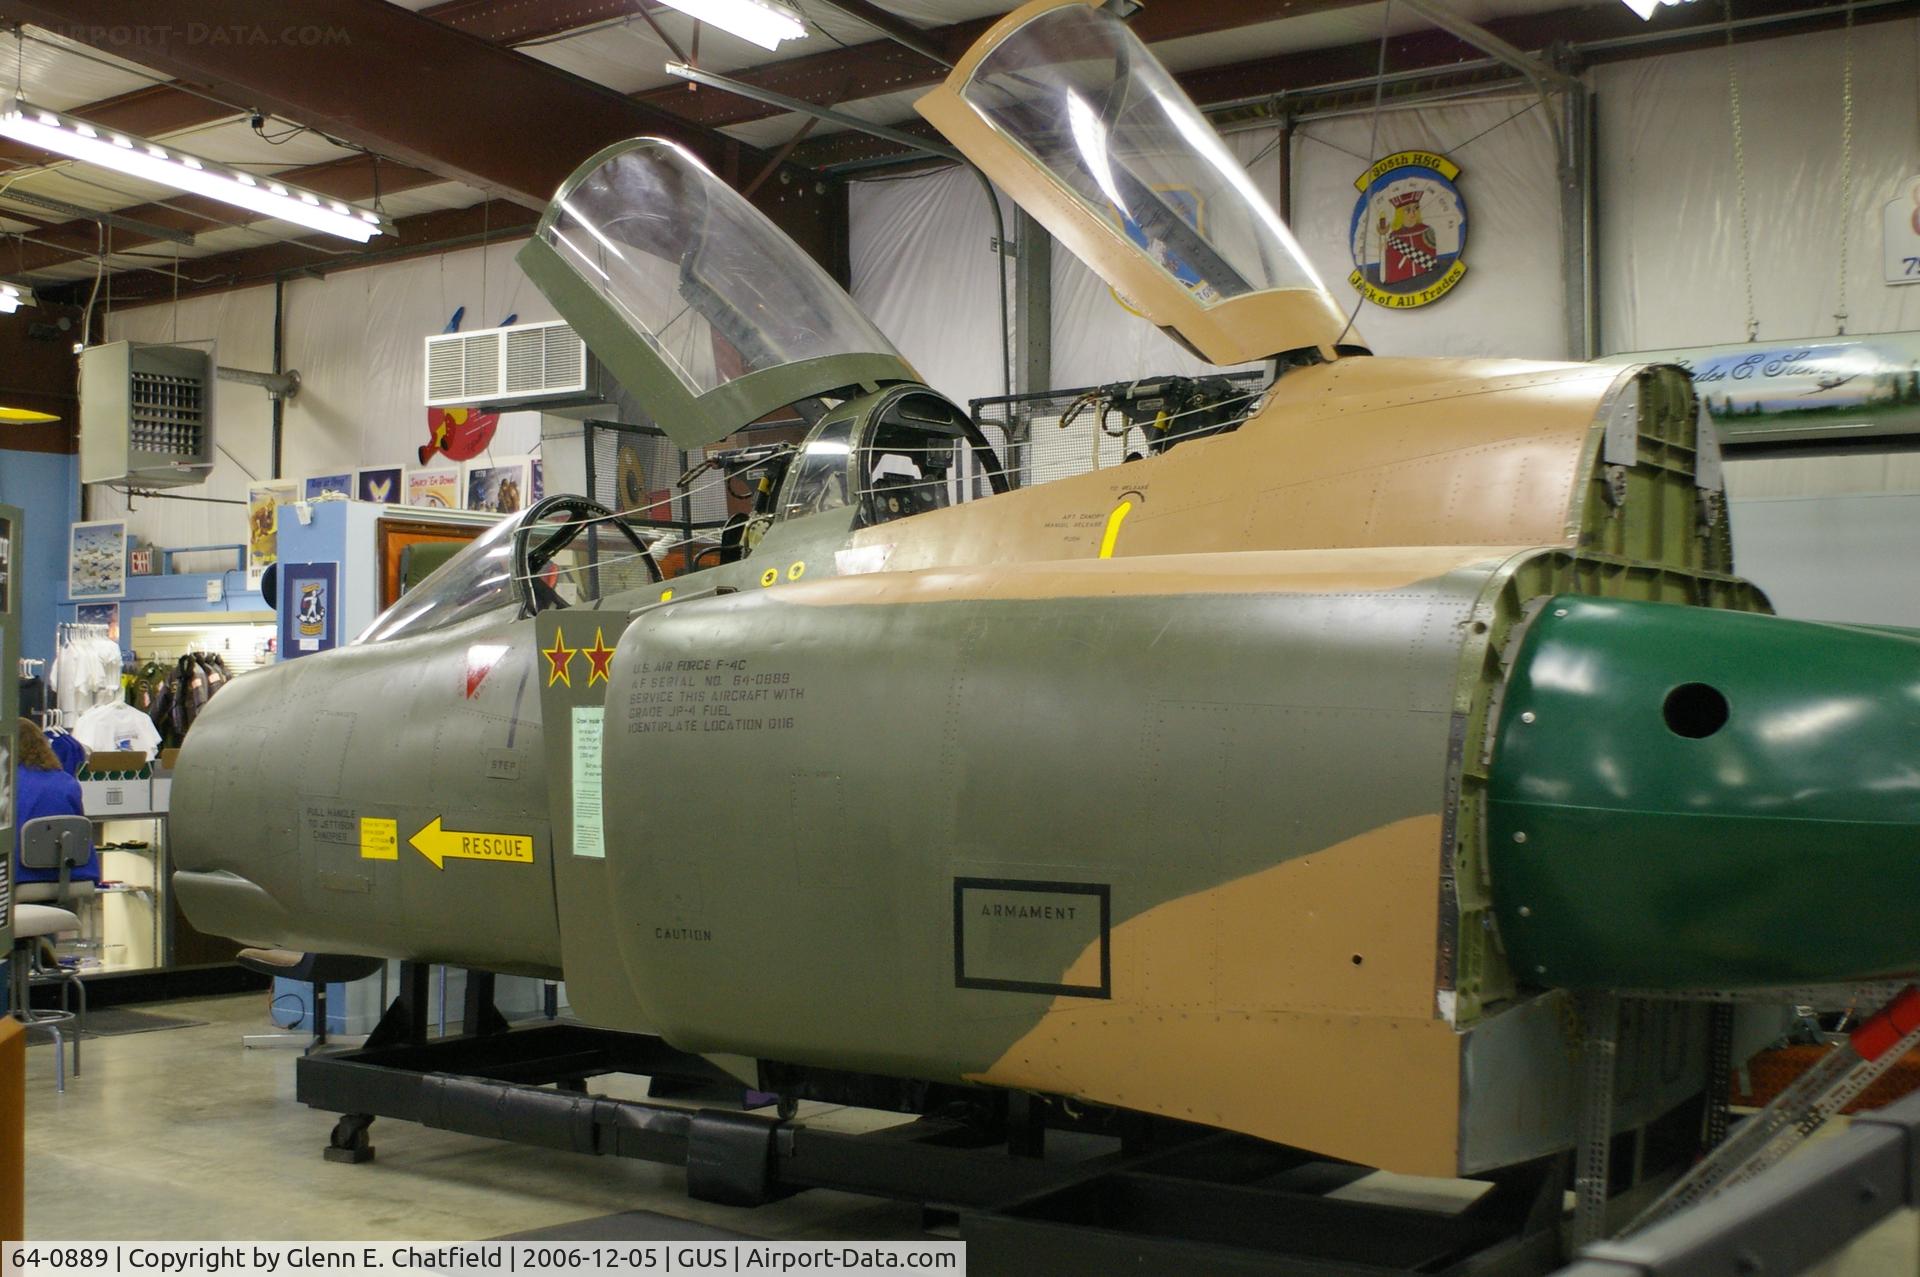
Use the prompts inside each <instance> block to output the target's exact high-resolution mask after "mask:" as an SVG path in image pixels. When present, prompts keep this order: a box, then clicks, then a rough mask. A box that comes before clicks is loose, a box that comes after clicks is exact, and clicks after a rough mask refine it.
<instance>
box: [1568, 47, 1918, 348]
mask: <svg viewBox="0 0 1920 1277" xmlns="http://www.w3.org/2000/svg"><path fill="white" fill-rule="evenodd" d="M1853 39H1854V70H1853V78H1854V101H1855V105H1854V113H1853V129H1854V137H1853V190H1852V198H1851V200H1850V201H1849V204H1848V208H1847V209H1846V211H1845V218H1846V226H1847V228H1848V237H1849V239H1850V246H1849V250H1848V258H1849V263H1848V271H1847V289H1846V305H1847V310H1848V311H1849V313H1850V322H1849V324H1848V331H1849V332H1851V333H1871V332H1892V331H1899V330H1905V329H1912V328H1920V285H1907V286H1893V287H1889V286H1888V285H1886V284H1884V283H1882V282H1881V261H1880V249H1881V229H1880V217H1881V208H1882V206H1883V205H1884V204H1885V203H1886V202H1887V201H1888V200H1889V199H1891V198H1893V197H1894V196H1895V195H1896V194H1897V193H1898V192H1899V190H1900V189H1901V187H1902V186H1903V185H1904V182H1903V179H1905V178H1908V177H1911V176H1912V175H1913V174H1914V173H1916V172H1920V134H1917V133H1916V129H1915V127H1914V120H1915V116H1916V81H1917V80H1920V59H1916V55H1915V42H1916V40H1917V39H1920V22H1915V21H1913V20H1905V21H1895V22H1876V23H1873V24H1871V25H1864V26H1860V27H1858V28H1857V29H1856V30H1855V31H1854V36H1853ZM1844 48H1845V36H1844V33H1843V32H1840V31H1825V32H1820V33H1818V34H1814V35H1805V36H1796V37H1791V38H1787V39H1779V40H1760V41H1755V42H1752V43H1749V44H1742V45H1738V46H1736V47H1735V48H1734V51H1733V55H1732V56H1733V61H1734V66H1735V68H1736V71H1737V74H1738V77H1739V82H1740V87H1741V105H1742V111H1741V115H1742V129H1741V133H1742V137H1743V140H1744V150H1745V154H1746V191H1747V211H1748V224H1749V227H1750V231H1751V248H1752V258H1753V300H1754V308H1755V312H1756V315H1757V317H1758V319H1759V324H1760V338H1761V340H1763V341H1783V340H1792V339H1794V338H1799V337H1808V336H1824V335H1828V334H1831V333H1832V332H1833V331H1834V328H1835V324H1834V312H1835V311H1836V310H1838V309H1839V307H1838V305H1837V302H1838V300H1839V283H1838V281H1839V269H1840V227H1841V217H1842V210H1841V207H1840V197H1841V101H1842V99H1841V83H1842V72H1843V67H1844V56H1843V54H1844ZM1727 58H1728V54H1727V51H1726V50H1725V49H1724V48H1709V49H1701V50H1697V51H1694V52H1690V53H1676V54H1668V55H1665V56H1661V57H1656V58H1645V59H1638V60H1635V61H1629V62H1616V63H1609V64H1607V65H1603V66H1600V67H1596V68H1595V69H1594V71H1593V73H1592V83H1593V86H1594V91H1595V101H1596V106H1597V109H1598V119H1599V132H1600V145H1599V148H1598V153H1597V166H1596V167H1597V175H1596V190H1597V192H1598V199H1599V207H1600V218H1599V242H1600V301H1601V308H1602V313H1601V344H1602V348H1603V349H1604V350H1605V351H1606V352H1609V353H1611V352H1615V351H1626V350H1658V349H1662V348H1667V347H1673V346H1694V345H1707V344H1711V343H1716V342H1734V341H1744V340H1746V337H1747V329H1746V301H1745V292H1746V285H1745V279H1746V271H1745V269H1744V267H1743V265H1742V253H1741V237H1740V213H1739V188H1740V182H1739V176H1738V171H1737V170H1736V168H1735V165H1734V156H1733V125H1732V113H1731V109H1730V105H1731V102H1730V97H1729V93H1728V87H1729V86H1728V75H1727Z"/></svg>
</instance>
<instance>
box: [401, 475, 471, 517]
mask: <svg viewBox="0 0 1920 1277" xmlns="http://www.w3.org/2000/svg"><path fill="white" fill-rule="evenodd" d="M407 504H408V505H421V506H428V507H431V508H433V509H436V510H458V509H459V508H460V472H459V471H458V470H455V469H453V468H452V467H447V468H445V469H441V470H409V471H407Z"/></svg>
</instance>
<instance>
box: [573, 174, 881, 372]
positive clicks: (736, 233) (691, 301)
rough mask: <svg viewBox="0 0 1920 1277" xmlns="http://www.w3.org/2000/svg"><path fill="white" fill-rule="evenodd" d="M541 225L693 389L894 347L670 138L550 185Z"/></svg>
mask: <svg viewBox="0 0 1920 1277" xmlns="http://www.w3.org/2000/svg"><path fill="white" fill-rule="evenodd" d="M540 233H541V235H542V236H543V237H544V238H545V240H546V242H547V244H548V246H549V247H551V248H552V249H553V250H554V251H555V252H556V253H558V254H559V255H560V256H561V257H562V258H563V259H564V260H565V261H566V262H567V263H568V264H569V265H570V266H572V267H573V268H574V270H575V271H576V272H577V273H578V274H579V275H580V277H581V278H582V279H584V280H585V281H586V282H587V283H588V284H589V285H591V286H592V287H593V288H595V289H596V290H598V291H599V292H600V294H601V295H602V296H603V297H605V298H606V300H607V301H608V302H609V303H611V304H612V305H613V306H614V307H615V308H616V309H618V310H619V311H620V312H621V313H622V314H623V315H624V316H625V317H626V318H627V319H628V320H629V321H630V322H631V323H632V325H633V327H634V329H635V330H636V331H637V332H638V333H639V335H640V336H641V338H642V339H644V340H645V341H646V342H647V343H648V345H649V346H651V347H652V348H653V350H654V351H655V352H657V353H658V355H659V356H660V359H661V361H662V362H663V363H665V364H666V366H667V367H669V368H671V369H672V370H673V372H674V374H675V375H676V376H677V377H679V379H680V381H681V382H682V383H683V384H684V385H685V386H686V388H687V389H688V391H689V392H691V393H692V394H694V395H696V396H697V395H701V394H705V393H706V392H708V391H710V390H713V389H715V388H716V387H719V386H722V385H724V384H726V383H727V382H730V381H733V380H735V379H737V378H740V377H744V376H746V375H747V374H748V373H753V372H759V371H761V370H762V369H766V368H775V367H778V366H780V365H782V364H790V363H797V362H799V361H801V360H806V359H815V358H820V357H823V356H827V355H845V354H884V355H892V356H894V357H895V358H898V357H899V354H898V352H897V351H895V350H894V348H893V344H892V343H891V342H889V341H888V340H887V339H886V337H885V336H884V335H883V334H882V333H881V332H880V330H879V329H878V328H875V327H874V326H873V323H872V321H870V320H869V319H868V318H867V317H866V316H865V315H863V314H861V313H860V311H859V309H858V308H857V307H856V306H855V305H854V304H853V300H852V299H851V298H850V297H848V296H847V294H846V292H845V291H844V290H842V289H841V288H840V286H839V285H838V284H836V283H834V282H833V279H832V278H831V277H830V276H829V275H828V274H827V273H826V271H824V270H822V269H821V268H820V266H819V264H818V263H816V262H815V261H814V260H813V259H812V258H811V257H809V256H807V254H806V253H805V252H804V251H802V250H801V249H800V248H799V246H797V245H796V244H794V242H793V241H792V240H790V239H788V238H787V237H786V236H785V235H783V234H781V233H780V231H779V230H778V229H777V228H776V227H774V225H773V224H772V223H771V222H769V221H767V219H766V218H765V217H763V216H762V215H761V214H760V213H759V212H758V211H757V210H756V209H754V207H753V206H752V205H751V204H749V203H747V201H746V200H745V199H743V198H742V197H741V196H740V194H739V193H738V192H737V191H735V190H733V189H732V188H731V187H729V186H728V185H727V184H726V183H724V182H722V181H721V180H720V179H719V178H717V177H715V176H714V175H713V174H712V173H711V172H709V171H708V170H707V168H706V166H705V165H703V164H701V163H700V161H699V160H697V159H695V158H694V157H693V156H692V155H690V154H688V153H687V152H686V151H684V150H682V149H681V148H680V147H678V146H676V145H674V144H673V143H671V142H667V141H664V140H662V139H659V138H646V139H643V140H642V141H640V142H638V143H636V144H634V145H633V146H631V147H630V148H629V149H625V150H622V151H619V152H618V153H617V154H615V155H613V156H612V157H611V158H610V159H608V160H607V162H606V163H604V164H602V165H601V166H600V167H599V168H597V169H595V170H594V171H593V172H592V173H590V174H589V175H588V176H587V177H585V178H584V179H583V180H581V181H580V182H578V183H577V184H575V185H573V186H572V187H571V188H570V189H567V190H563V191H562V192H561V194H560V196H559V199H558V201H557V207H556V208H555V209H554V210H553V214H552V216H551V218H550V219H549V221H548V222H547V224H546V225H545V226H544V227H543V229H542V230H541V232H540Z"/></svg>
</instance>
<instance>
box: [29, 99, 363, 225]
mask: <svg viewBox="0 0 1920 1277" xmlns="http://www.w3.org/2000/svg"><path fill="white" fill-rule="evenodd" d="M0 137H10V138H12V139H13V140H14V141H16V142H24V143H26V144H27V145H28V146H37V147H39V148H40V149H41V150H43V151H52V152H54V153H55V154H56V155H66V156H70V157H72V158H73V159H76V160H83V161H85V162H86V163H88V164H98V165H99V166H100V167H102V168H109V169H113V170H115V171H116V172H120V173H125V174H127V175H128V176H130V177H137V178H140V179H141V180H142V181H147V182H157V183H158V184H160V185H161V186H172V187H176V188H178V189H179V190H183V191H191V192H193V193H194V194H195V195H205V196H207V197H208V198H209V199H216V200H223V201H225V202H226V203H228V204H237V205H239V206H240V207H241V208H246V209H251V210H253V211H254V212H256V213H261V214H264V215H265V216H267V217H274V218H279V219H280V220H281V221H286V222H293V223H296V224H298V225H300V226H307V227H311V228H312V229H314V230H316V231H325V232H327V233H328V234H330V235H339V236H342V237H344V238H346V239H352V240H358V241H359V242H360V243H362V244H364V243H366V242H367V241H368V240H370V239H372V238H373V237H374V236H375V235H379V234H382V233H383V232H386V231H389V230H391V229H392V228H391V227H390V226H389V225H388V224H387V222H386V221H385V220H384V219H382V218H381V217H380V216H379V215H378V214H375V213H369V212H367V211H366V210H365V209H358V208H355V207H353V206H352V205H351V204H347V203H344V202H343V201H341V200H337V199H334V198H333V197H332V196H330V195H319V194H316V193H315V192H313V191H305V190H302V189H300V188H299V187H297V186H288V185H287V184H286V183H284V182H281V181H279V180H278V179H276V178H273V177H256V176H254V175H253V174H252V173H247V172H243V171H241V170H240V169H236V168H232V167H229V166H228V165H225V164H216V163H215V162H214V161H212V160H203V159H201V158H199V157H198V156H194V155H188V154H186V153H185V152H184V151H177V150H174V149H173V148H172V147H168V146H162V145H160V144H159V143H157V142H149V141H147V140H146V139H145V138H140V137H133V136H131V135H129V134H126V133H120V132H116V131H115V130H113V129H110V128H105V127H100V126H96V125H92V124H89V123H87V122H86V121H85V120H81V119H76V118H74V117H73V116H70V115H62V114H61V113H60V112H58V111H49V110H46V109H44V108H42V107H37V106H34V105H32V104H31V103H29V102H26V101H24V100H22V99H20V98H14V99H12V100H11V101H9V102H8V103H7V104H6V109H5V111H3V112H0Z"/></svg>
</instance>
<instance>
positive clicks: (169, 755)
mask: <svg viewBox="0 0 1920 1277" xmlns="http://www.w3.org/2000/svg"><path fill="white" fill-rule="evenodd" d="M179 761H180V750H179V747H178V746H175V747H174V748H173V749H163V750H161V751H160V758H159V761H158V762H156V763H155V764H154V766H155V767H156V768H157V769H158V770H160V771H163V772H170V771H172V770H173V768H174V765H175V764H176V763H178V762H179Z"/></svg>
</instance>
